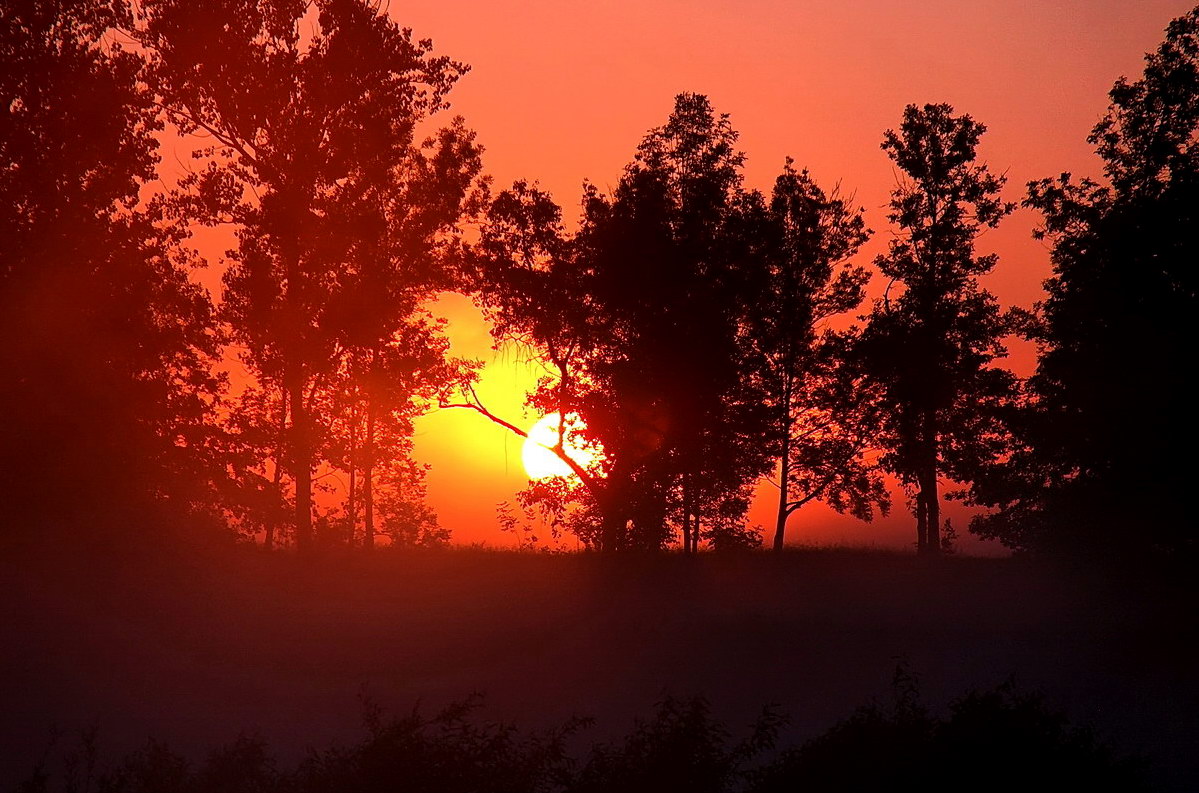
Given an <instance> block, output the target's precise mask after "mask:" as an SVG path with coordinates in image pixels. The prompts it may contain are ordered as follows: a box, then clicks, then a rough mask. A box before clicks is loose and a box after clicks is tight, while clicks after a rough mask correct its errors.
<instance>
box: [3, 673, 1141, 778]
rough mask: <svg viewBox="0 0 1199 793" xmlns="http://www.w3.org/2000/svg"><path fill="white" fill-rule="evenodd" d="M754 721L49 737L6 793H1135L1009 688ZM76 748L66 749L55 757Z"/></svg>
mask: <svg viewBox="0 0 1199 793" xmlns="http://www.w3.org/2000/svg"><path fill="white" fill-rule="evenodd" d="M785 723H786V718H785V717H784V716H783V715H781V714H780V713H778V712H777V711H775V710H773V709H765V710H763V712H762V714H761V715H760V716H759V718H758V719H757V720H756V722H755V723H754V724H753V725H751V726H750V728H749V729H747V730H744V731H742V732H741V733H740V734H735V733H734V731H733V730H731V729H730V728H729V727H728V726H727V725H725V724H724V723H722V722H721V721H719V720H718V719H716V718H715V717H714V716H713V715H712V713H711V711H710V709H709V707H708V704H707V702H706V701H705V700H704V699H702V698H689V699H678V698H672V697H667V698H665V699H664V700H663V701H661V702H660V703H659V704H658V705H657V707H656V709H655V711H654V713H653V714H652V716H650V717H649V718H647V719H644V720H640V721H638V722H637V723H636V724H635V725H634V727H633V729H632V730H631V731H630V732H629V733H628V734H626V735H625V736H624V737H623V738H620V739H617V740H614V741H608V742H590V741H588V740H587V739H586V733H587V731H588V729H589V728H590V727H591V726H592V725H591V723H590V721H589V720H587V719H576V720H573V721H571V722H569V723H567V724H564V725H562V726H561V727H559V728H557V729H555V730H551V731H547V732H523V731H521V730H520V729H518V728H517V727H516V726H513V725H511V724H506V723H500V722H495V721H490V720H487V719H486V718H485V717H484V713H483V710H482V708H481V703H480V701H479V700H478V698H471V699H468V700H466V701H464V702H461V703H458V704H455V705H451V706H450V707H447V708H445V709H444V710H442V711H440V712H438V713H436V714H435V715H432V716H424V715H422V714H420V713H419V712H418V711H413V712H412V713H409V714H408V715H404V716H391V715H387V714H385V713H383V711H382V710H381V709H380V708H378V707H377V706H375V705H373V704H370V703H368V704H367V705H366V707H365V718H364V734H363V736H362V737H361V739H359V740H358V741H357V742H353V743H349V744H343V745H334V746H330V747H327V748H324V749H320V750H316V749H310V750H309V751H308V752H307V754H306V756H305V757H304V758H303V759H302V760H300V761H299V762H298V763H292V764H289V765H288V766H287V767H284V766H283V765H282V764H280V763H279V762H278V761H277V760H276V759H275V758H274V756H273V755H272V752H271V750H270V748H269V746H268V745H267V743H266V742H265V741H263V740H262V739H260V738H258V737H247V736H241V737H238V738H237V739H236V740H234V741H233V742H232V743H230V744H228V745H227V746H224V747H222V748H220V749H218V750H215V751H212V752H211V753H209V754H208V756H207V757H205V758H203V759H200V760H197V759H195V758H188V757H184V756H182V755H180V754H178V753H176V752H174V751H172V749H171V748H170V747H168V746H167V745H165V744H163V743H160V742H157V741H154V740H151V741H149V742H148V743H146V744H145V746H144V747H143V748H141V749H140V750H138V751H136V752H133V753H131V754H128V755H127V756H124V757H121V758H108V757H105V756H104V753H103V752H102V751H101V749H100V747H99V740H98V736H97V735H96V734H95V733H94V732H91V733H85V734H83V735H81V736H78V737H76V738H75V739H73V740H72V741H70V742H62V741H59V742H58V744H59V745H56V746H52V747H51V749H50V750H49V751H48V752H47V754H46V757H44V758H43V759H42V760H40V761H39V762H38V763H37V764H36V766H35V767H34V769H33V771H32V774H31V775H30V776H29V777H28V778H27V779H26V780H25V781H24V782H23V783H22V784H21V785H20V786H19V787H18V788H16V791H17V793H50V792H51V791H63V793H218V792H219V793H334V791H338V792H361V793H375V792H376V791H378V792H379V793H382V792H383V791H407V792H409V793H607V792H608V791H612V792H613V793H615V792H616V791H620V792H621V793H629V792H632V793H639V792H640V791H646V793H649V792H650V791H653V792H654V793H661V792H662V791H688V793H732V792H733V791H737V792H744V793H776V792H777V793H782V792H783V791H882V790H922V791H933V792H935V791H955V792H956V791H961V790H971V791H1010V790H1027V791H1040V790H1047V791H1048V790H1053V791H1061V790H1087V791H1143V790H1150V789H1151V788H1150V787H1149V785H1148V784H1147V782H1146V781H1145V778H1146V777H1145V772H1146V770H1147V769H1146V765H1145V763H1144V761H1142V760H1139V759H1137V758H1131V757H1127V756H1124V755H1122V754H1120V753H1119V752H1117V751H1115V750H1114V749H1113V748H1111V747H1110V746H1109V745H1106V744H1105V743H1103V742H1102V741H1100V740H1099V739H1098V738H1097V736H1096V735H1095V733H1094V732H1092V731H1091V730H1089V729H1087V728H1084V727H1077V726H1074V725H1071V724H1070V723H1069V721H1068V720H1067V719H1066V717H1065V716H1064V715H1062V714H1061V713H1058V712H1056V711H1054V710H1052V709H1051V708H1049V707H1048V706H1047V705H1046V704H1045V702H1044V701H1043V699H1042V698H1041V697H1039V696H1037V695H1034V694H1028V693H1021V692H1019V691H1017V690H1016V689H1015V687H1014V686H1012V685H1011V684H1004V685H1001V686H999V687H997V688H994V689H990V690H985V691H976V692H971V693H968V694H966V695H965V696H962V697H960V698H959V699H957V700H955V701H954V702H952V703H951V704H950V706H949V707H948V709H947V710H946V711H945V712H944V713H941V714H936V713H934V712H932V711H931V710H930V709H929V708H927V707H925V706H924V705H923V704H922V703H921V702H920V699H919V696H918V693H917V691H916V687H915V685H914V683H913V681H912V678H911V676H910V675H908V674H906V672H905V671H904V670H903V669H902V668H901V669H900V670H898V672H897V674H896V684H895V694H894V697H893V701H891V702H890V703H886V704H879V703H872V704H869V705H866V706H863V707H861V708H859V709H858V710H857V711H855V712H854V713H853V714H852V715H851V716H850V717H849V718H847V719H845V720H843V721H841V722H840V723H838V724H836V725H835V726H833V727H831V728H830V729H828V730H826V731H824V732H823V733H821V734H819V735H817V736H816V737H814V738H812V739H810V740H808V741H807V742H805V743H802V744H800V745H797V746H790V747H788V746H780V745H779V740H778V736H779V734H780V730H781V729H782V727H783V726H784V725H785ZM64 743H71V744H72V745H70V746H63V745H62V744H64Z"/></svg>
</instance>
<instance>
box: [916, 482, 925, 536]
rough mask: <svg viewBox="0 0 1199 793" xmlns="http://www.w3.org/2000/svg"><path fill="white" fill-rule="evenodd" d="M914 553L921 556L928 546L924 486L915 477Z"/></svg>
mask: <svg viewBox="0 0 1199 793" xmlns="http://www.w3.org/2000/svg"><path fill="white" fill-rule="evenodd" d="M916 480H917V483H916V553H918V554H923V553H924V549H925V548H926V547H927V546H928V509H927V508H926V507H925V500H924V486H923V483H922V482H921V481H920V477H916Z"/></svg>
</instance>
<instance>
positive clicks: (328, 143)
mask: <svg viewBox="0 0 1199 793" xmlns="http://www.w3.org/2000/svg"><path fill="white" fill-rule="evenodd" d="M310 7H311V8H310ZM142 11H143V15H144V18H143V19H142V20H141V24H140V26H139V28H138V31H137V35H138V40H139V42H140V43H141V45H142V46H143V47H145V48H146V50H147V51H148V52H149V53H150V56H151V67H150V75H151V77H152V79H153V82H154V85H155V87H156V89H157V90H158V92H159V93H160V95H161V100H162V102H163V104H164V105H165V106H166V108H167V117H168V119H169V120H170V122H171V123H172V124H173V125H174V126H176V127H177V128H178V129H179V131H180V132H182V133H183V134H193V133H194V134H197V135H202V136H204V137H206V138H207V139H208V140H210V141H211V144H210V145H207V146H206V147H204V148H202V149H200V150H199V151H197V152H196V154H195V157H196V158H197V160H198V161H200V163H201V164H202V167H200V168H198V169H197V170H195V171H194V172H192V173H191V174H190V175H189V176H188V177H187V178H186V179H185V180H184V181H183V183H182V188H183V189H182V192H181V193H179V194H178V195H177V196H176V201H175V207H176V208H177V210H178V212H179V213H180V217H181V218H183V219H186V220H194V221H197V222H200V223H204V224H208V225H217V224H226V223H227V224H232V226H233V227H234V228H235V229H236V232H237V237H238V246H237V248H236V249H235V250H232V251H230V252H229V253H228V263H229V267H228V270H227V271H226V273H225V277H224V285H225V289H224V293H223V302H222V316H223V318H224V319H225V321H227V322H228V323H229V325H230V327H231V329H232V333H233V337H234V340H235V341H236V342H237V343H238V344H239V345H241V347H242V349H243V351H244V352H243V354H242V360H243V362H244V363H245V364H246V365H247V366H248V367H249V368H250V369H251V371H252V372H253V373H254V375H255V376H256V378H257V380H258V385H259V387H261V388H263V389H266V390H278V391H281V392H282V393H283V394H285V395H286V411H287V420H288V424H287V427H286V432H285V437H284V441H285V442H284V444H283V445H282V448H281V449H279V448H276V449H274V450H273V453H275V454H276V455H278V454H280V453H281V457H279V458H277V459H276V460H275V465H276V467H282V468H283V469H284V470H286V471H287V473H288V474H289V476H290V479H291V481H292V486H293V488H294V491H295V499H294V506H295V519H294V526H293V528H294V530H295V533H296V541H297V544H298V545H299V546H301V547H302V548H304V547H308V546H310V545H311V543H312V539H313V536H312V534H313V533H312V527H311V522H312V507H313V505H312V476H313V469H314V467H315V465H316V464H317V463H318V462H319V461H320V460H321V458H322V456H323V455H324V454H325V448H324V444H325V441H326V437H325V435H326V433H327V430H328V427H329V424H330V422H331V420H332V417H331V416H330V415H329V413H328V411H329V409H330V405H331V404H332V403H331V395H330V389H331V388H332V387H333V384H334V383H336V382H337V381H338V378H339V377H340V376H341V375H342V374H343V369H344V367H345V365H346V361H347V359H348V358H349V357H352V356H357V358H358V359H359V360H361V359H365V360H367V361H376V360H378V358H379V357H380V352H381V348H383V347H386V346H389V345H391V344H392V340H393V339H394V338H395V337H396V336H397V334H398V335H403V334H405V333H407V332H410V330H411V325H412V323H413V322H414V317H415V315H416V314H417V311H418V307H419V306H420V305H421V304H422V303H423V302H424V301H425V300H426V299H427V298H428V297H429V296H430V294H431V293H432V291H433V290H435V289H437V288H441V287H444V286H446V285H447V284H448V283H449V281H448V276H447V273H446V269H445V262H446V255H447V253H448V252H449V251H451V250H452V248H453V244H452V239H451V238H448V237H447V236H446V235H447V234H450V233H452V232H453V231H454V230H455V228H456V224H457V222H458V219H459V217H460V215H461V213H462V212H463V211H464V209H466V204H467V203H468V193H469V192H470V191H471V189H472V185H473V184H474V183H475V180H476V177H477V175H478V173H479V169H480V163H479V155H480V149H479V147H478V146H477V145H476V144H475V143H474V138H473V134H472V133H471V132H469V131H468V130H467V129H466V128H465V126H464V125H463V123H462V121H461V119H455V120H454V121H452V122H451V123H450V124H449V125H448V126H446V127H444V128H442V129H440V130H437V131H436V132H435V133H434V134H433V135H431V136H429V137H427V138H425V139H421V137H420V135H421V134H422V132H421V127H422V125H423V124H424V123H426V120H427V119H428V117H429V116H431V115H433V114H435V113H437V112H438V111H440V110H442V109H444V108H445V107H446V104H445V96H446V94H447V92H448V91H449V90H450V89H451V88H452V86H453V85H454V83H455V82H456V81H457V79H458V78H459V76H461V74H463V73H464V72H465V71H466V67H465V66H464V65H462V64H459V63H456V62H453V61H451V60H449V59H448V58H445V57H440V56H438V57H435V56H433V55H432V54H431V48H432V45H431V43H430V42H428V41H416V40H413V38H412V35H411V32H410V31H409V30H406V29H402V28H400V27H398V26H397V25H396V24H395V23H394V22H392V21H391V20H390V18H389V17H387V16H386V15H385V14H384V13H382V12H381V11H380V10H379V9H378V8H376V7H373V6H371V5H369V4H367V3H364V2H359V0H321V1H320V2H317V3H315V4H309V3H303V2H282V3H279V2H269V1H268V0H262V1H261V2H260V1H259V0H221V2H219V3H216V4H207V5H205V6H204V7H200V6H197V5H196V4H195V3H192V2H186V1H185V0H147V2H145V3H143V4H142ZM415 321H416V322H417V323H418V324H419V319H417V320H415ZM376 374H377V373H376ZM375 379H378V378H377V377H375ZM376 401H377V399H376V400H374V401H372V402H370V404H375V402H376ZM407 404H408V402H407V400H406V399H405V400H401V402H400V403H399V405H397V404H396V403H394V402H391V403H386V404H377V405H375V407H376V409H377V410H378V413H379V414H380V415H384V414H386V413H388V412H391V411H393V410H397V409H403V406H405V405H407ZM367 441H368V443H373V439H370V438H368V439H367ZM368 481H369V480H368Z"/></svg>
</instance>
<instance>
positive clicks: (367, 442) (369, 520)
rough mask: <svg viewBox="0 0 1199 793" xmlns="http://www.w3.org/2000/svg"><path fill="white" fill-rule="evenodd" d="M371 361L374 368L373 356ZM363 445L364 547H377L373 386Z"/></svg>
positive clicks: (369, 397)
mask: <svg viewBox="0 0 1199 793" xmlns="http://www.w3.org/2000/svg"><path fill="white" fill-rule="evenodd" d="M371 363H372V369H373V368H374V366H373V364H374V358H373V356H372V360H371ZM372 385H373V384H372ZM363 447H364V448H363V455H364V458H365V459H363V466H362V506H363V510H364V515H363V518H364V524H363V529H362V531H363V537H362V547H363V548H367V549H370V548H374V547H375V398H374V394H373V393H372V388H371V386H368V387H367V390H366V437H365V438H363Z"/></svg>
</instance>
